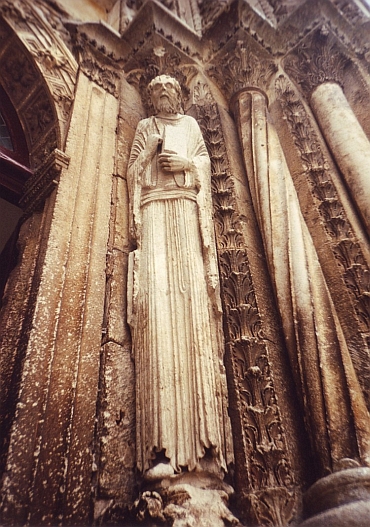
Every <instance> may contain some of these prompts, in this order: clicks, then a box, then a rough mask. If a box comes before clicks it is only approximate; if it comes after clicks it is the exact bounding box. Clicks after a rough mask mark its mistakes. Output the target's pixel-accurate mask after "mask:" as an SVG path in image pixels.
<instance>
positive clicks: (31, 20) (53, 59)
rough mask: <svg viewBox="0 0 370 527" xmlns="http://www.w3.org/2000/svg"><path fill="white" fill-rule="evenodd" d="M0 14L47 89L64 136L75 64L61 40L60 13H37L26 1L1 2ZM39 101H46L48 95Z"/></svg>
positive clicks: (43, 11) (65, 35) (37, 10)
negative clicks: (25, 50) (27, 53)
mask: <svg viewBox="0 0 370 527" xmlns="http://www.w3.org/2000/svg"><path fill="white" fill-rule="evenodd" d="M0 13H1V14H2V15H3V17H4V19H5V20H6V21H7V23H8V24H9V26H10V27H11V28H12V29H13V31H14V32H15V33H16V35H17V37H18V38H19V39H20V41H21V42H22V43H23V44H24V46H25V47H26V49H27V50H28V51H29V53H30V54H31V55H32V56H33V58H34V61H35V64H37V67H38V68H39V70H40V72H41V74H42V77H43V79H44V82H45V83H46V84H47V86H48V88H49V90H50V94H51V97H52V99H53V101H54V103H55V109H56V111H57V114H58V120H59V123H58V124H59V126H60V128H61V133H62V136H64V134H65V133H66V126H67V123H68V119H69V115H70V110H71V105H72V101H73V98H74V89H75V83H76V75H77V67H78V65H77V63H76V61H75V59H74V58H73V56H72V54H71V52H70V51H69V49H68V47H67V46H66V43H65V42H64V41H63V39H62V37H64V38H65V39H66V40H67V42H68V36H67V33H66V31H65V29H64V27H63V25H62V24H61V23H60V17H59V16H58V15H60V14H59V13H57V12H56V11H55V10H53V9H52V8H51V7H48V6H45V7H44V9H43V10H40V9H39V8H37V7H35V6H33V5H32V4H31V3H30V2H28V1H27V0H15V1H10V0H3V1H2V2H1V3H0ZM55 27H57V29H58V31H55ZM9 95H10V96H11V94H9ZM11 98H12V97H11ZM42 98H43V100H45V99H48V98H49V95H43V97H42ZM33 113H34V112H33ZM55 126H56V127H57V126H58V125H55Z"/></svg>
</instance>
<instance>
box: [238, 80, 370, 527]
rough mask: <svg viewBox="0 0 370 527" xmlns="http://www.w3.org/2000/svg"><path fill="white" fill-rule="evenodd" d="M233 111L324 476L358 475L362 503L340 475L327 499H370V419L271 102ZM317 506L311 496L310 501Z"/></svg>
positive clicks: (259, 96)
mask: <svg viewBox="0 0 370 527" xmlns="http://www.w3.org/2000/svg"><path fill="white" fill-rule="evenodd" d="M234 113H235V117H236V120H237V125H238V129H239V135H240V139H241V142H242V147H243V155H244V162H245V165H246V169H247V175H248V179H249V184H250V189H251V194H252V200H253V205H254V208H255V212H256V216H257V221H258V223H259V228H260V231H261V234H262V238H263V244H264V248H265V253H266V256H267V260H268V265H269V269H270V273H271V276H272V280H273V283H274V286H275V293H276V297H277V301H278V306H279V310H280V315H281V319H282V325H283V332H284V335H285V339H286V345H287V349H288V353H289V356H290V362H291V366H292V370H293V374H294V376H295V381H296V387H297V394H298V396H299V398H300V401H301V405H302V410H303V412H304V418H305V424H306V430H307V433H308V435H309V438H310V442H311V448H312V451H313V453H314V456H315V460H316V474H317V477H319V478H323V477H324V476H326V475H327V474H328V473H332V472H334V473H337V474H340V475H341V474H342V473H345V474H346V475H348V472H349V471H350V470H353V471H355V473H354V474H352V477H354V478H356V477H358V478H359V480H361V481H362V483H361V484H360V485H359V486H360V487H361V488H362V489H364V494H363V496H365V498H364V497H362V498H359V497H358V496H359V494H358V495H357V496H356V498H349V497H348V493H347V494H346V492H345V491H343V495H344V494H346V498H344V501H343V500H342V501H341V497H339V494H340V493H339V491H338V492H337V491H336V490H335V488H336V485H337V479H336V474H332V475H331V476H330V477H331V478H332V480H329V481H327V484H326V483H325V481H326V480H325V479H324V480H322V481H324V487H325V488H326V491H327V492H328V494H330V492H331V493H332V494H334V495H335V493H336V492H337V498H338V502H337V503H339V504H344V502H345V500H346V499H347V501H351V499H356V500H359V499H361V500H363V499H365V500H368V499H369V495H368V492H367V491H366V490H365V489H366V487H367V485H368V483H369V482H370V479H369V478H370V469H369V468H365V467H368V466H369V465H370V426H369V414H368V411H367V409H366V405H365V402H364V399H363V395H362V391H361V388H360V386H359V383H358V380H357V377H356V375H355V372H354V369H353V365H352V362H351V358H350V354H349V351H348V348H347V343H346V341H345V339H344V336H343V332H342V329H341V327H340V324H339V321H338V317H337V314H336V312H335V307H334V304H333V302H332V299H331V296H330V293H329V290H328V288H327V285H326V282H325V279H324V276H323V272H322V269H321V267H320V264H319V261H318V257H317V254H316V251H315V248H314V245H313V242H312V239H311V236H310V234H309V231H308V228H307V226H306V224H305V222H304V219H303V216H302V213H301V210H300V206H299V202H298V197H297V194H296V191H295V188H294V185H293V181H292V179H291V176H290V173H289V170H288V167H287V164H286V161H285V158H284V155H283V152H282V149H281V146H280V143H279V139H278V137H277V134H276V130H275V128H274V126H273V124H272V123H271V118H270V117H269V115H268V108H267V99H266V96H265V95H264V94H263V93H262V92H261V91H260V90H258V89H253V88H251V89H245V90H243V91H241V92H239V93H238V94H237V95H236V97H235V98H234ZM361 465H362V467H361ZM344 469H348V471H346V470H344ZM356 471H357V472H356ZM360 473H361V474H360ZM364 478H365V479H366V481H367V483H366V484H364V483H363V482H364ZM344 479H345V477H344ZM348 481H349V480H348ZM321 492H322V489H321ZM314 502H315V498H314V499H312V496H311V501H310V503H311V504H312V503H314ZM333 503H334V501H333V500H332V501H330V500H328V501H327V502H326V501H325V499H322V500H321V502H320V506H319V507H318V508H316V509H315V508H312V506H310V504H308V514H316V513H322V512H323V511H324V510H325V509H330V508H331V507H332V506H333ZM368 507H369V502H368V501H366V502H365V505H364V509H363V518H365V517H367V516H366V515H367V514H368ZM323 514H326V513H325V512H324V513H323ZM335 518H336V522H337V523H336V525H347V523H346V522H347V521H348V516H346V518H347V519H346V520H345V522H344V523H343V522H342V523H340V522H341V521H342V519H341V513H338V514H336V515H335ZM324 520H325V518H324V519H323V518H322V517H320V519H319V520H318V521H319V522H322V523H310V524H309V525H323V524H325V521H324ZM325 525H326V524H325ZM361 525H362V524H361Z"/></svg>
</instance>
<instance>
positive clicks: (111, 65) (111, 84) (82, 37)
mask: <svg viewBox="0 0 370 527" xmlns="http://www.w3.org/2000/svg"><path fill="white" fill-rule="evenodd" d="M68 27H69V30H70V32H71V35H72V41H73V48H74V51H75V53H76V54H77V55H78V56H79V63H80V68H81V70H82V71H83V72H84V74H85V75H86V76H87V77H88V78H89V79H91V80H92V81H93V82H95V83H96V84H98V86H100V87H101V88H103V89H104V90H105V91H107V92H108V93H110V94H112V95H114V97H118V95H119V85H120V79H121V71H122V64H123V63H122V59H120V58H118V57H116V56H115V54H114V53H113V52H112V51H109V50H108V49H107V48H106V45H104V44H103V43H102V44H99V43H98V42H97V40H96V38H93V37H92V36H89V35H88V34H87V33H85V32H84V31H83V29H81V30H80V29H79V28H78V26H75V25H73V24H69V25H68ZM97 37H99V35H97Z"/></svg>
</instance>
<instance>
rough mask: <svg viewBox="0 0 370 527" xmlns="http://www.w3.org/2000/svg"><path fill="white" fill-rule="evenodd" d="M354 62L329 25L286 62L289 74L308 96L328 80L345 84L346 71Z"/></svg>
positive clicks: (322, 27)
mask: <svg viewBox="0 0 370 527" xmlns="http://www.w3.org/2000/svg"><path fill="white" fill-rule="evenodd" d="M349 63H350V59H349V58H348V57H347V56H346V55H344V54H343V53H342V52H341V51H340V50H339V49H338V45H337V41H336V38H332V36H331V33H330V30H329V28H328V26H327V25H323V26H321V28H320V29H319V30H318V31H316V32H314V34H313V35H312V36H311V37H310V39H309V40H308V41H306V42H305V43H304V44H302V45H301V46H299V47H298V48H297V49H296V50H295V51H294V53H293V54H291V55H288V57H287V58H286V59H285V60H284V69H285V71H286V72H287V73H288V74H289V75H290V76H291V77H292V78H293V79H294V80H295V81H296V82H297V83H298V84H299V85H300V87H301V88H302V90H303V92H304V93H305V95H306V96H307V97H309V96H310V95H311V93H312V92H313V90H314V89H315V88H316V87H317V86H319V85H320V84H322V83H324V82H327V81H334V82H337V83H338V84H339V85H341V86H342V85H343V75H344V71H345V68H346V67H347V66H348V65H349Z"/></svg>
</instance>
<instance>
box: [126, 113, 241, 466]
mask: <svg viewBox="0 0 370 527" xmlns="http://www.w3.org/2000/svg"><path fill="white" fill-rule="evenodd" d="M158 133H159V134H160V135H161V136H162V137H164V136H165V135H166V137H172V143H173V142H175V148H176V151H177V153H179V154H181V155H183V156H184V157H187V158H188V159H189V160H191V162H192V163H191V168H190V169H189V170H187V171H185V172H183V173H181V174H177V175H175V176H174V175H171V174H169V173H167V174H163V171H161V169H160V167H159V166H158V163H157V154H155V155H154V158H153V159H152V160H150V161H148V156H147V153H146V151H145V150H144V148H145V144H146V141H147V138H148V136H149V135H151V134H158ZM173 138H175V140H173ZM163 146H165V145H163ZM210 181H211V174H210V160H209V157H208V154H207V150H206V147H205V145H204V142H203V138H202V135H201V132H200V129H199V126H198V124H197V123H196V121H195V120H194V119H193V118H192V117H190V116H185V115H178V116H177V117H176V116H174V118H173V119H163V118H158V117H150V118H148V119H144V120H142V121H140V123H139V125H138V128H137V130H136V135H135V139H134V143H133V146H132V151H131V157H130V162H129V170H128V184H129V192H130V208H131V219H132V224H131V229H132V236H133V238H134V240H135V242H136V244H137V249H136V250H135V251H133V252H132V253H131V254H130V263H129V287H128V297H129V300H128V303H129V313H128V320H129V324H130V326H131V333H132V339H133V353H134V360H135V371H136V419H137V425H136V427H137V437H136V439H137V466H138V468H139V470H141V471H143V472H144V471H145V470H147V469H149V468H150V467H151V466H152V464H153V460H154V459H155V457H156V453H161V454H162V455H163V454H164V455H165V457H166V458H167V460H169V463H170V465H171V466H172V467H173V469H174V471H175V472H180V471H181V470H182V468H184V467H185V468H186V469H187V470H197V469H199V470H200V469H202V467H203V465H202V463H204V461H205V459H211V462H212V463H213V464H216V465H217V467H218V468H219V469H221V468H222V469H224V470H225V469H226V465H227V463H228V460H227V455H230V454H227V452H229V453H230V451H231V447H230V443H229V442H228V439H227V437H228V436H229V433H228V427H229V424H228V417H227V412H226V408H225V400H226V388H225V386H226V383H225V376H224V368H223V361H222V340H223V339H222V327H221V308H220V300H219V291H218V289H219V282H218V270H217V260H216V252H215V242H214V231H213V225H212V213H211V210H212V209H211V189H210Z"/></svg>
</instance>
